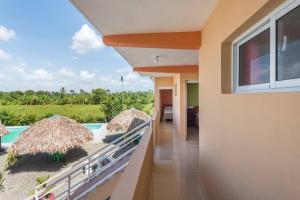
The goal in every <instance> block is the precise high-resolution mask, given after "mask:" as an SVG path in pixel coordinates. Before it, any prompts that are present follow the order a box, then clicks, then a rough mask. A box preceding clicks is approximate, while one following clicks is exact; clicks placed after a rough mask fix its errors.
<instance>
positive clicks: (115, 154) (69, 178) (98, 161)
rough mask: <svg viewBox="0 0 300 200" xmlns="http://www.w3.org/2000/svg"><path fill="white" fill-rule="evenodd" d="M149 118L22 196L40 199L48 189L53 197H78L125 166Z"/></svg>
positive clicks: (48, 192) (148, 122)
mask: <svg viewBox="0 0 300 200" xmlns="http://www.w3.org/2000/svg"><path fill="white" fill-rule="evenodd" d="M151 122H152V121H151V120H149V121H147V122H145V123H143V124H141V125H139V126H137V127H135V128H134V129H132V130H131V131H129V132H128V133H126V134H124V135H122V136H120V137H118V138H117V139H115V140H114V141H112V142H111V143H110V144H109V145H107V146H105V147H103V148H101V149H99V150H98V151H96V152H94V153H93V154H91V155H89V156H88V157H86V158H84V159H82V160H81V161H79V162H77V163H75V164H74V165H72V166H71V167H69V168H67V169H66V170H64V171H62V172H60V173H59V174H57V175H55V176H53V177H51V178H50V179H48V180H47V181H46V182H44V183H42V184H40V185H37V186H36V187H35V194H34V195H32V196H30V197H28V198H27V199H26V200H42V199H44V198H45V197H46V196H47V195H49V194H50V193H52V194H54V195H55V199H80V198H81V197H83V196H84V195H86V194H87V193H88V192H89V191H91V190H93V189H94V188H96V187H97V186H98V185H99V184H101V183H103V182H105V181H106V180H107V179H109V178H111V177H112V176H114V174H116V173H117V172H120V171H122V170H123V169H124V168H125V167H126V166H127V164H128V161H129V157H130V155H131V154H132V152H133V151H134V150H135V149H136V147H137V144H136V141H138V140H140V139H141V137H142V135H143V133H145V130H146V129H147V128H150V127H151V126H152V123H151ZM76 192H78V193H79V194H76ZM72 195H73V196H72Z"/></svg>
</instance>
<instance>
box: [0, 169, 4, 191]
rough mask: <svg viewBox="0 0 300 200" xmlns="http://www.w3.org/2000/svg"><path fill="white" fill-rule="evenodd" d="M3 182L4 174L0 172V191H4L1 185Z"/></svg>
mask: <svg viewBox="0 0 300 200" xmlns="http://www.w3.org/2000/svg"><path fill="white" fill-rule="evenodd" d="M4 180H5V178H4V173H3V172H0V190H2V189H4V185H3V182H4Z"/></svg>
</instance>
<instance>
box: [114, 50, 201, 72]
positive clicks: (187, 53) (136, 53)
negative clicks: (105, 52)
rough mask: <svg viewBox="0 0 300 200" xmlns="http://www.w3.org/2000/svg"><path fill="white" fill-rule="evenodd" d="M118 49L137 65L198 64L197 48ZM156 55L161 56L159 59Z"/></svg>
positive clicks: (129, 61) (131, 62) (132, 63)
mask: <svg viewBox="0 0 300 200" xmlns="http://www.w3.org/2000/svg"><path fill="white" fill-rule="evenodd" d="M117 51H118V52H119V53H120V54H121V55H123V56H124V57H126V60H127V61H128V63H129V64H131V65H134V66H135V67H137V66H138V67H147V66H169V65H195V64H196V65H197V64H198V51H196V50H181V49H153V48H131V47H121V48H117ZM156 56H159V58H158V60H156V58H155V57H156Z"/></svg>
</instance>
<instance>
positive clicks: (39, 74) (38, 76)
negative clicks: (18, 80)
mask: <svg viewBox="0 0 300 200" xmlns="http://www.w3.org/2000/svg"><path fill="white" fill-rule="evenodd" d="M25 79H26V80H28V81H32V80H37V81H50V80H53V74H52V73H49V72H48V71H46V70H44V69H36V70H34V71H33V73H32V74H25Z"/></svg>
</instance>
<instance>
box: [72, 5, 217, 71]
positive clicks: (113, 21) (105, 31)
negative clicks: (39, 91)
mask: <svg viewBox="0 0 300 200" xmlns="http://www.w3.org/2000/svg"><path fill="white" fill-rule="evenodd" d="M71 2H72V3H73V4H74V5H75V6H76V7H77V8H78V9H79V10H80V12H81V13H82V14H83V15H84V16H85V17H86V18H87V19H88V20H89V21H90V22H91V24H92V25H93V26H94V27H95V28H96V29H97V30H98V31H99V32H100V33H101V34H102V35H116V34H131V33H157V32H186V31H199V30H201V28H202V26H203V25H204V23H205V22H206V20H207V18H208V17H209V15H210V13H211V12H212V10H213V9H214V7H215V5H216V3H217V0H71ZM116 49H117V51H118V52H119V53H120V54H121V55H122V56H123V57H124V58H125V59H126V60H127V61H128V62H129V64H131V65H133V66H155V65H156V66H163V65H193V64H194V65H198V51H197V50H173V49H155V48H153V49H149V48H132V47H131V48H127V47H119V48H116ZM155 56H161V59H159V62H157V63H156V62H155Z"/></svg>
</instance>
